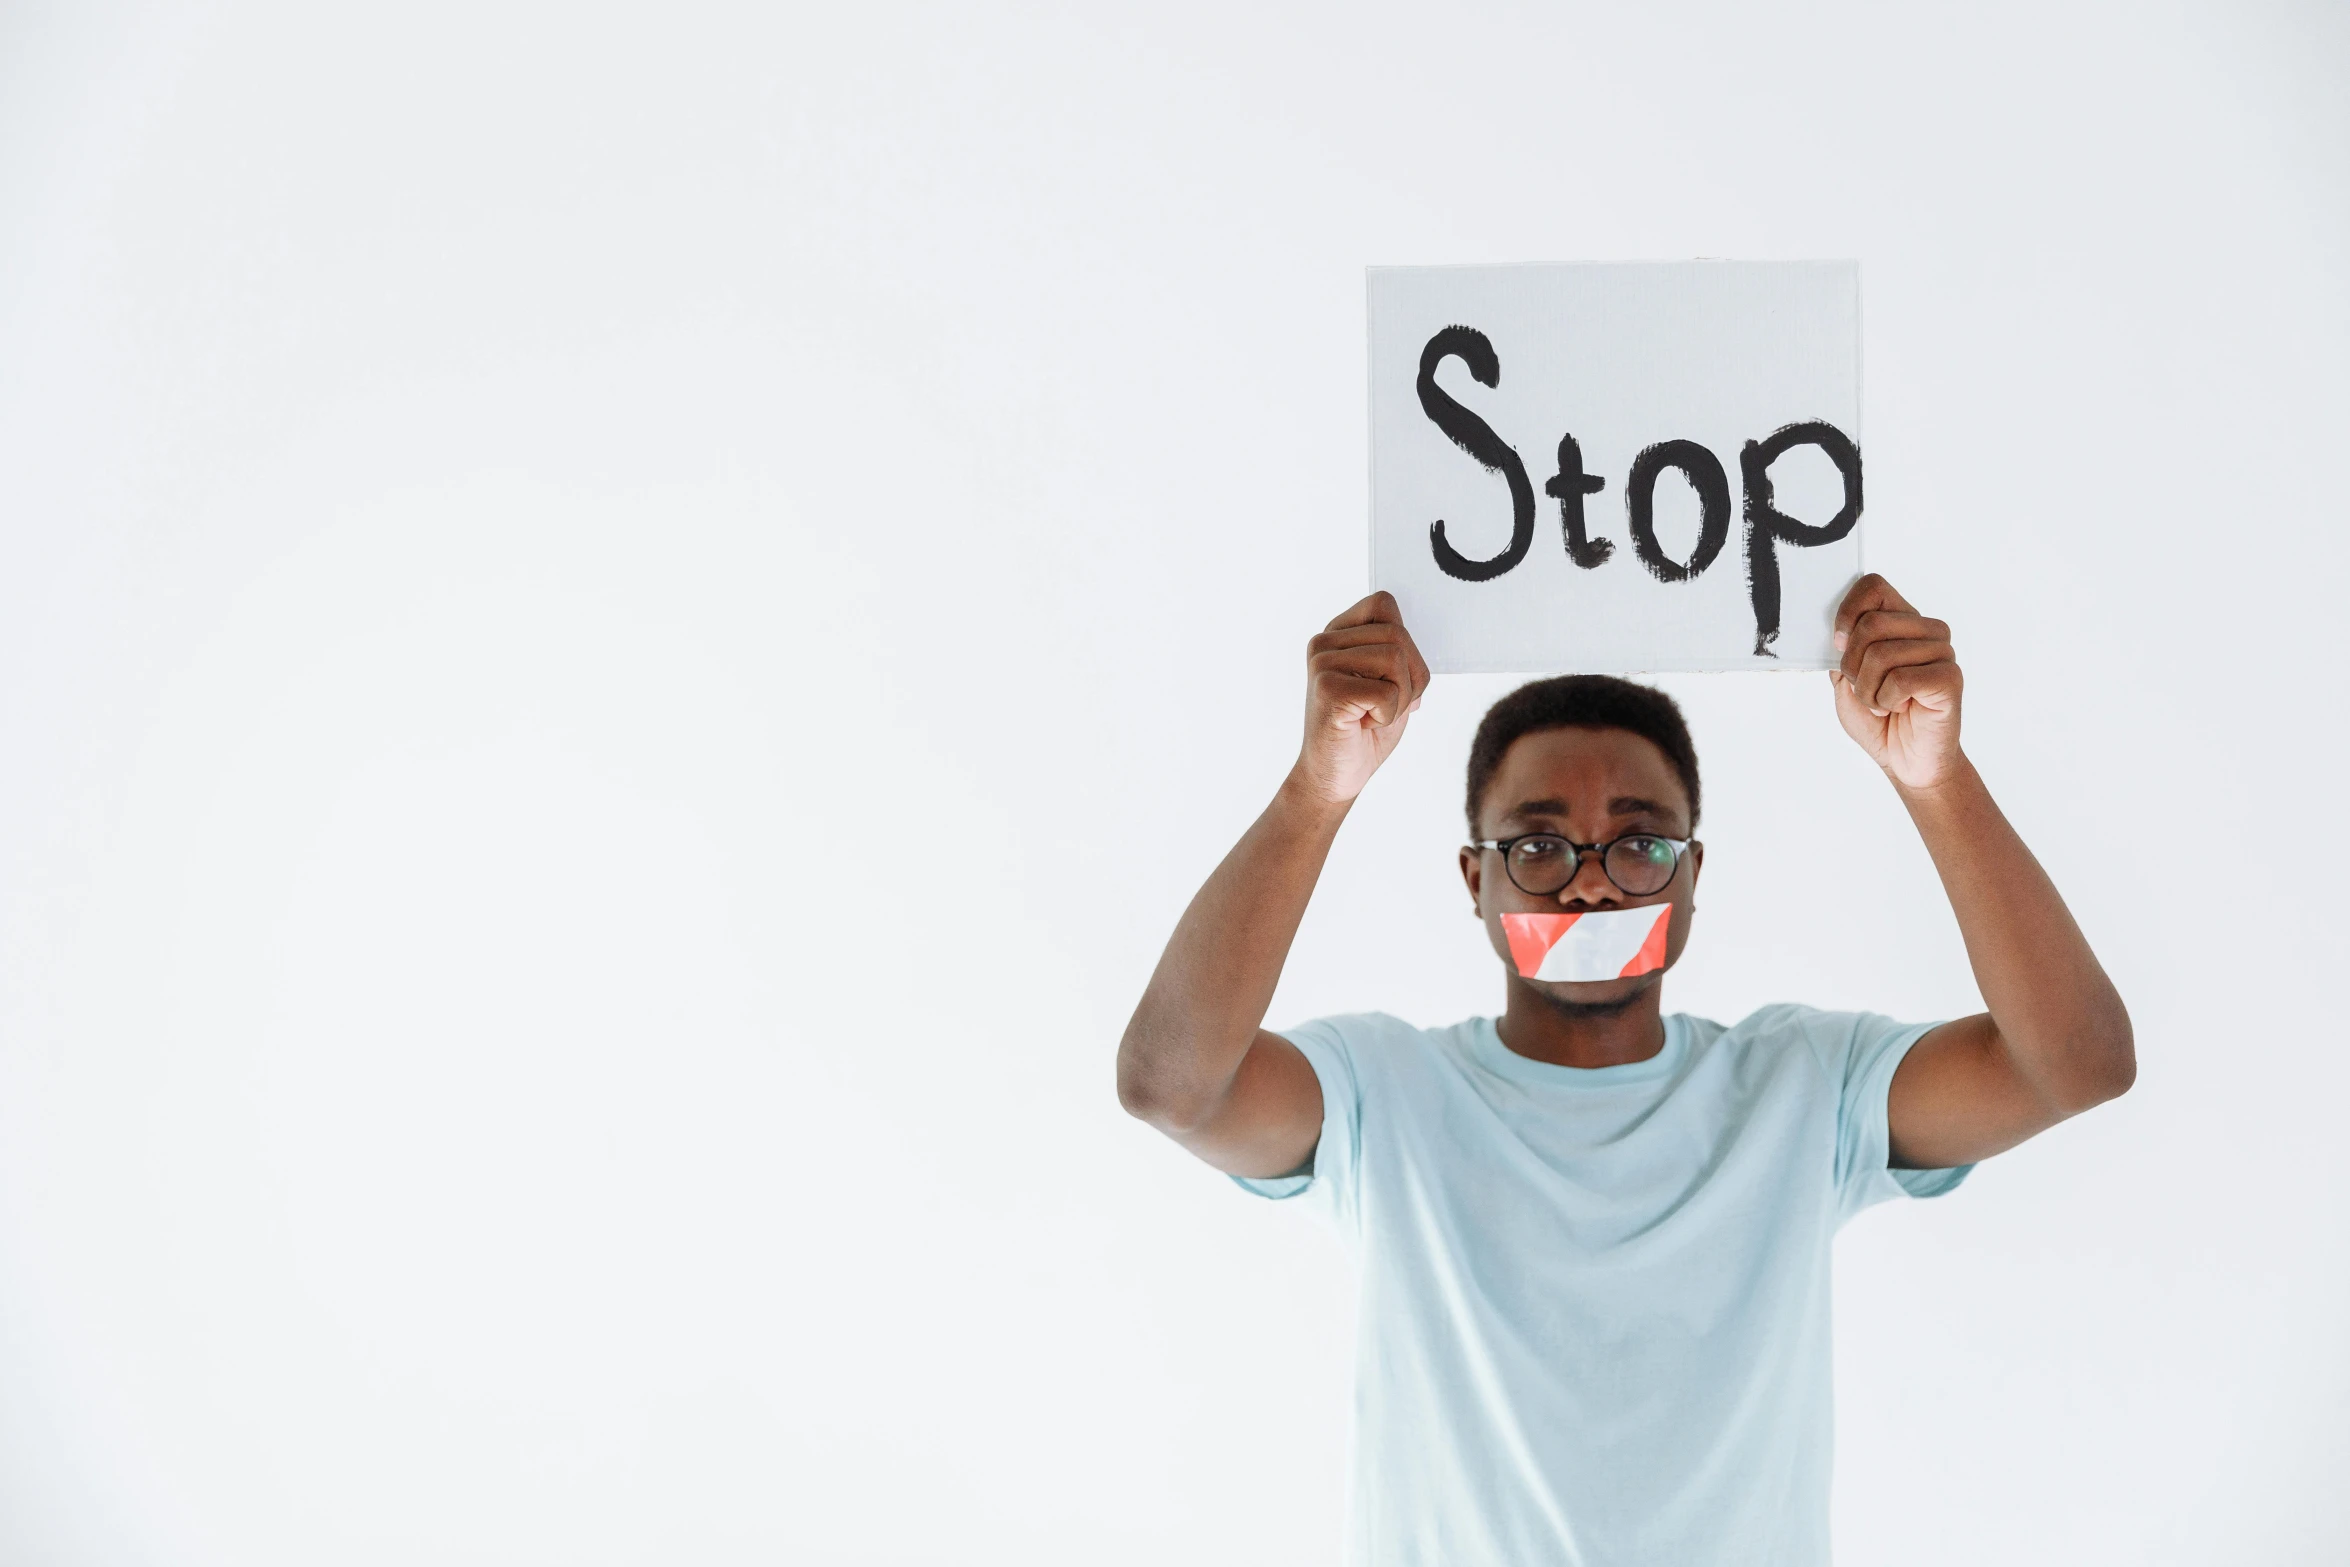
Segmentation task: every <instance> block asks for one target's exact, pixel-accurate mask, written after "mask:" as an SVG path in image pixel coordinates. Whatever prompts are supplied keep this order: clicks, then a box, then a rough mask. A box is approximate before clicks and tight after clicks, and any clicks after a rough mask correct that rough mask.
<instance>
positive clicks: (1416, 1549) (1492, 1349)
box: [1240, 1006, 1973, 1567]
mask: <svg viewBox="0 0 2350 1567" xmlns="http://www.w3.org/2000/svg"><path fill="white" fill-rule="evenodd" d="M1932 1026H1933V1025H1932V1024H1930V1023H1915V1024H1904V1023H1896V1022H1894V1021H1892V1020H1891V1019H1889V1018H1882V1017H1877V1016H1874V1015H1871V1014H1867V1013H1854V1012H1817V1011H1813V1010H1812V1009H1810V1008H1808V1007H1797V1006H1778V1007H1767V1008H1765V1009H1763V1010H1762V1011H1760V1012H1757V1013H1755V1014H1754V1015H1753V1016H1752V1017H1749V1018H1747V1019H1746V1020H1745V1021H1744V1022H1742V1023H1739V1024H1737V1025H1735V1026H1734V1027H1730V1028H1724V1027H1723V1026H1722V1025H1721V1024H1719V1023H1711V1022H1707V1021H1706V1020H1704V1019H1702V1018H1693V1017H1684V1016H1672V1017H1667V1018H1666V1019H1665V1044H1664V1049H1663V1050H1661V1051H1660V1052H1658V1053H1657V1054H1656V1055H1654V1056H1652V1057H1650V1058H1649V1059H1648V1060H1645V1061H1634V1062H1628V1063H1626V1064H1624V1065H1621V1066H1605V1067H1565V1066H1554V1065H1551V1064H1550V1063H1548V1062H1543V1061H1533V1060H1529V1059H1527V1058H1526V1057H1524V1056H1520V1055H1516V1054H1514V1053H1512V1052H1511V1051H1510V1049H1509V1048H1508V1047H1507V1046H1506V1045H1504V1044H1503V1043H1502V1042H1501V1036H1500V1035H1499V1034H1497V1033H1496V1032H1495V1031H1494V1026H1493V1021H1492V1019H1490V1018H1472V1019H1470V1020H1469V1021H1468V1022H1465V1023H1456V1024H1454V1025H1453V1026H1451V1027H1450V1028H1439V1029H1419V1028H1414V1027H1412V1026H1411V1025H1410V1024H1408V1023H1405V1022H1402V1021H1400V1020H1398V1019H1396V1018H1391V1017H1386V1016H1383V1015H1379V1014H1366V1015H1361V1016H1353V1017H1335V1018H1321V1019H1317V1020H1315V1021H1314V1022H1310V1023H1305V1024H1302V1025H1300V1026H1298V1027H1297V1028H1294V1029H1290V1030H1288V1031H1286V1034H1285V1037H1286V1038H1288V1039H1289V1040H1290V1041H1292V1042H1293V1043H1294V1044H1296V1046H1297V1047H1298V1049H1299V1050H1301V1051H1303V1052H1304V1053H1305V1058H1306V1059H1307V1060H1308V1061H1309V1062H1311V1063H1313V1068H1314V1075H1315V1076H1316V1077H1318V1078H1320V1079H1321V1083H1322V1140H1321V1143H1320V1144H1319V1146H1318V1147H1317V1148H1316V1150H1315V1153H1314V1158H1313V1164H1312V1168H1311V1171H1310V1173H1308V1174H1305V1175H1296V1176H1288V1177H1284V1178H1281V1179H1277V1180H1243V1181H1241V1183H1240V1184H1241V1185H1242V1186H1244V1187H1246V1188H1248V1189H1249V1190H1251V1191H1254V1192H1258V1193H1260V1194H1262V1195H1264V1196H1268V1197H1290V1196H1297V1195H1299V1194H1301V1193H1302V1194H1304V1196H1305V1197H1306V1199H1307V1200H1308V1201H1309V1202H1313V1203H1315V1204H1317V1205H1318V1206H1320V1207H1321V1208H1322V1209H1323V1210H1324V1211H1325V1212H1326V1213H1327V1215H1328V1216H1329V1217H1330V1218H1331V1220H1332V1221H1333V1222H1334V1223H1335V1224H1336V1225H1337V1227H1338V1229H1339V1231H1340V1233H1341V1235H1342V1236H1343V1237H1344V1238H1345V1239H1346V1241H1347V1242H1348V1243H1349V1246H1350V1249H1351V1250H1352V1251H1353V1252H1354V1253H1355V1257H1356V1260H1357V1264H1358V1280H1359V1287H1360V1297H1359V1304H1358V1308H1357V1332H1358V1336H1357V1346H1358V1347H1357V1352H1356V1369H1355V1422H1354V1425H1355V1431H1354V1449H1355V1451H1354V1476H1353V1485H1352V1491H1353V1509H1352V1511H1353V1516H1352V1520H1351V1523H1350V1527H1349V1549H1348V1560H1349V1561H1351V1562H1356V1563H1367V1564H1376V1567H1538V1564H1539V1567H1668V1564H1669V1567H1716V1564H1720V1567H1731V1564H1735V1567H1825V1564H1826V1563H1827V1561H1828V1479H1829V1470H1830V1460H1831V1449H1832V1444H1833V1404H1832V1401H1831V1397H1830V1389H1829V1374H1830V1370H1829V1368H1830V1363H1829V1338H1828V1296H1829V1242H1830V1241H1831V1240H1832V1239H1833V1237H1834V1236H1835V1233H1836V1230H1837V1229H1838V1227H1839V1226H1841V1225H1842V1224H1843V1222H1844V1221H1845V1220H1847V1219H1849V1218H1851V1217H1852V1216H1853V1215H1854V1214H1856V1213H1858V1212H1859V1211H1860V1210H1861V1209H1863V1208H1865V1207H1867V1206H1869V1205H1870V1204H1871V1203H1875V1202H1881V1201H1883V1200H1884V1199H1886V1198H1889V1197H1898V1196H1900V1195H1901V1194H1902V1193H1903V1192H1905V1191H1906V1192H1907V1193H1909V1194H1910V1195H1912V1196H1917V1197H1934V1196H1939V1195H1940V1194H1942V1193H1944V1192H1947V1191H1949V1190H1950V1189H1952V1188H1953V1187H1955V1186H1957V1185H1958V1183H1959V1182H1960V1181H1961V1180H1963V1179H1965V1177H1966V1173H1967V1171H1968V1170H1970V1169H1972V1168H1973V1166H1972V1165H1962V1166H1959V1167H1957V1168H1955V1169H1948V1170H1893V1169H1888V1168H1887V1167H1886V1158H1887V1152H1886V1150H1887V1132H1886V1120H1885V1095H1886V1088H1887V1085H1889V1084H1890V1083H1891V1082H1892V1080H1893V1069H1894V1068H1895V1067H1896V1066H1898V1065H1900V1063H1901V1058H1902V1056H1903V1054H1904V1053H1906V1052H1907V1051H1908V1049H1909V1047H1910V1046H1911V1045H1912V1044H1914V1043H1915V1042H1916V1041H1917V1039H1918V1037H1919V1036H1920V1035H1921V1034H1923V1033H1925V1032H1926V1030H1927V1029H1929V1028H1931V1027H1932Z"/></svg>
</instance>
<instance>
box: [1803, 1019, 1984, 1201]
mask: <svg viewBox="0 0 2350 1567" xmlns="http://www.w3.org/2000/svg"><path fill="white" fill-rule="evenodd" d="M1816 1022H1817V1023H1818V1024H1825V1025H1829V1026H1826V1027H1818V1028H1815V1030H1814V1032H1815V1036H1824V1037H1819V1038H1818V1043H1819V1044H1820V1045H1821V1047H1822V1061H1821V1064H1822V1065H1823V1066H1825V1067H1827V1068H1828V1074H1829V1079H1830V1081H1832V1082H1834V1083H1836V1084H1837V1085H1838V1102H1837V1107H1836V1198H1837V1204H1836V1207H1837V1222H1838V1223H1839V1224H1841V1223H1842V1222H1843V1221H1845V1220H1847V1219H1850V1218H1851V1217H1852V1216H1853V1215H1854V1214H1857V1213H1859V1212H1860V1211H1861V1210H1862V1209H1863V1208H1868V1207H1872V1206H1874V1205H1875V1204H1877V1203H1881V1202H1884V1201H1887V1200H1888V1199H1891V1198H1894V1197H1901V1196H1910V1197H1939V1196H1941V1195H1942V1194H1943V1193H1945V1192H1948V1191H1952V1190H1954V1189H1956V1187H1957V1186H1958V1183H1959V1182H1961V1181H1963V1180H1965V1179H1966V1178H1967V1174H1968V1172H1969V1171H1971V1170H1973V1169H1974V1166H1973V1165H1971V1164H1961V1165H1955V1166H1952V1167H1950V1168H1948V1169H1941V1170H1895V1169H1892V1168H1890V1167H1889V1165H1888V1161H1889V1160H1890V1159H1891V1158H1892V1147H1893V1128H1892V1122H1891V1120H1890V1119H1889V1118H1888V1116H1887V1111H1886V1105H1887V1101H1888V1099H1889V1097H1890V1095H1891V1092H1892V1088H1893V1073H1894V1071H1895V1069H1897V1068H1898V1067H1899V1066H1900V1065H1901V1058H1902V1057H1903V1056H1906V1055H1907V1054H1909V1048H1910V1046H1912V1045H1914V1044H1916V1043H1917V1042H1918V1041H1919V1040H1920V1039H1922V1038H1924V1037H1925V1035H1926V1034H1927V1033H1928V1032H1929V1031H1930V1030H1932V1029H1934V1028H1936V1027H1938V1026H1940V1025H1938V1024H1935V1023H1898V1022H1895V1021H1894V1020H1893V1019H1892V1018H1889V1017H1879V1016H1877V1015H1876V1014H1875V1013H1873V1012H1847V1013H1833V1014H1824V1015H1821V1016H1820V1017H1818V1018H1817V1019H1816Z"/></svg>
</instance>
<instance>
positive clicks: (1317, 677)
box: [1297, 591, 1428, 805]
mask: <svg viewBox="0 0 2350 1567" xmlns="http://www.w3.org/2000/svg"><path fill="white" fill-rule="evenodd" d="M1427 689H1428V665H1427V663H1426V662H1425V661H1424V660H1423V659H1422V658H1421V657H1420V650H1419V649H1418V648H1416V647H1414V646H1412V634H1411V633H1410V632H1408V631H1406V630H1404V628H1403V612H1402V611H1401V610H1400V609H1398V608H1397V607H1396V603H1395V596H1394V595H1393V594H1391V593H1387V592H1384V591H1382V592H1378V593H1374V594H1372V595H1371V596H1370V597H1369V598H1367V599H1364V600H1363V601H1362V602H1361V603H1359V604H1357V605H1355V606H1354V607H1353V608H1352V609H1350V610H1348V611H1347V612H1346V613H1345V614H1343V615H1340V616H1339V617H1338V618H1337V619H1336V620H1333V621H1332V622H1330V624H1329V625H1328V626H1327V627H1326V628H1325V629H1324V630H1323V631H1322V633H1321V635H1319V636H1317V637H1315V638H1314V639H1313V641H1311V642H1309V643H1307V644H1306V738H1305V745H1304V747H1303V749H1302V750H1300V752H1299V753H1298V758H1297V776H1298V779H1299V781H1300V782H1302V783H1303V784H1304V785H1305V787H1306V788H1307V790H1308V791H1309V792H1311V793H1312V794H1313V795H1314V797H1315V798H1317V799H1320V800H1325V801H1328V802H1329V803H1331V804H1333V805H1343V804H1345V803H1347V802H1348V801H1350V800H1352V799H1353V798H1354V797H1355V796H1356V795H1358V794H1360V793H1362V792H1363V785H1364V784H1366V783H1369V782H1370V781H1371V775H1372V774H1373V773H1375V772H1377V771H1378V770H1379V764H1380V763H1381V762H1384V761H1386V760H1387V753H1388V752H1390V751H1392V750H1394V749H1395V743H1396V742H1397V741H1398V740H1401V739H1402V738H1403V730H1404V725H1405V723H1406V722H1407V721H1409V719H1410V717H1411V714H1412V710H1413V709H1415V708H1417V707H1418V706H1419V705H1420V697H1421V694H1422V693H1423V692H1425V691H1426V690H1427Z"/></svg>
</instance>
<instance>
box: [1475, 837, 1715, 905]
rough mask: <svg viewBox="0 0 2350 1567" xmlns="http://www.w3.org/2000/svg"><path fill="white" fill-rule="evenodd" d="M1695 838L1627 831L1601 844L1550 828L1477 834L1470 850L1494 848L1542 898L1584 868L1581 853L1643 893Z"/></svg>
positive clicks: (1634, 892)
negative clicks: (1565, 835)
mask: <svg viewBox="0 0 2350 1567" xmlns="http://www.w3.org/2000/svg"><path fill="white" fill-rule="evenodd" d="M1696 841H1697V840H1696V839H1694V838H1666V837H1663V836H1660V835H1659V834H1657V833H1653V832H1628V833H1626V834H1624V836H1623V837H1621V838H1612V839H1610V840H1609V841H1608V842H1606V843H1577V842H1575V841H1574V840H1573V839H1571V838H1562V837H1560V836H1559V835H1558V834H1557V833H1555V832H1528V833H1520V834H1519V835H1518V836H1517V837H1515V838H1501V839H1481V840H1479V841H1478V842H1475V843H1472V844H1470V845H1469V847H1470V848H1472V849H1499V850H1500V851H1501V864H1502V868H1503V869H1504V870H1506V871H1508V872H1509V877H1510V882H1511V885H1513V886H1515V887H1516V888H1517V889H1518V890H1519V891H1520V892H1523V893H1526V894H1529V895H1530V896H1533V897H1537V898H1547V897H1550V896H1551V895H1552V894H1554V893H1557V892H1561V891H1563V890H1565V888H1566V885H1567V883H1568V882H1571V881H1573V880H1574V879H1575V873H1576V872H1577V871H1580V870H1581V869H1582V868H1583V856H1584V855H1586V854H1596V855H1598V856H1599V868H1600V869H1601V870H1602V871H1603V872H1605V873H1606V875H1607V879H1608V880H1609V881H1611V882H1614V883H1615V884H1616V889H1617V890H1618V891H1619V892H1623V893H1625V894H1627V895H1629V896H1631V897H1635V898H1645V897H1647V896H1648V895H1649V894H1650V893H1652V892H1662V891H1664V890H1665V886H1666V884H1667V883H1669V882H1671V881H1672V879H1673V872H1675V871H1677V870H1679V869H1680V868H1681V854H1682V851H1683V850H1685V849H1687V848H1688V847H1689V846H1690V845H1691V844H1692V843H1695V842H1696Z"/></svg>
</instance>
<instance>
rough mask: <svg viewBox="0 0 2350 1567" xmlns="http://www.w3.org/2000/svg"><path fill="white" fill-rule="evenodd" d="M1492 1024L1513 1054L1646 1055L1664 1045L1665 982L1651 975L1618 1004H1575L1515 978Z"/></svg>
mask: <svg viewBox="0 0 2350 1567" xmlns="http://www.w3.org/2000/svg"><path fill="white" fill-rule="evenodd" d="M1658 977H1659V978H1661V976H1658ZM1496 1027H1497V1028H1498V1029H1499V1030H1500V1032H1501V1042H1502V1044H1503V1045H1505V1046H1507V1047H1508V1049H1509V1050H1510V1051H1511V1053H1512V1054H1515V1055H1521V1056H1524V1057H1526V1058H1527V1059H1528V1060H1532V1061H1547V1062H1549V1063H1550V1064H1551V1065H1553V1066H1579V1067H1596V1066H1622V1065H1624V1064H1625V1063H1626V1062H1629V1061H1645V1060H1647V1059H1648V1058H1649V1057H1651V1056H1653V1055H1655V1054H1656V1053H1657V1052H1658V1051H1660V1050H1662V1049H1664V1047H1665V1020H1664V987H1663V986H1662V985H1661V984H1658V983H1655V982H1653V981H1652V982H1651V983H1649V984H1646V985H1643V986H1641V987H1640V989H1639V990H1638V991H1636V992H1634V993H1633V995H1632V998H1631V1000H1630V1001H1628V1002H1627V1003H1626V1004H1624V1005H1623V1006H1621V1007H1578V1006H1574V1005H1562V1004H1560V1003H1558V1002H1555V1001H1552V1000H1551V999H1549V998H1548V997H1546V996H1544V995H1543V994H1542V993H1541V992H1539V991H1537V990H1536V989H1534V987H1533V986H1531V985H1528V984H1525V983H1523V982H1521V981H1519V980H1517V979H1515V978H1513V979H1511V981H1510V988H1509V1005H1508V1007H1507V1009H1506V1010H1505V1011H1504V1012H1503V1013H1502V1015H1501V1020H1500V1022H1499V1023H1498V1024H1497V1025H1496Z"/></svg>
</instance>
